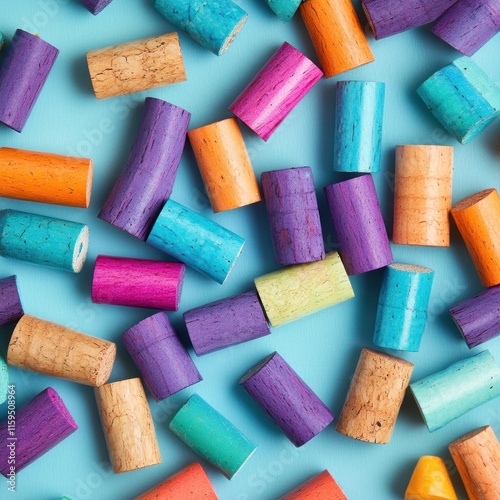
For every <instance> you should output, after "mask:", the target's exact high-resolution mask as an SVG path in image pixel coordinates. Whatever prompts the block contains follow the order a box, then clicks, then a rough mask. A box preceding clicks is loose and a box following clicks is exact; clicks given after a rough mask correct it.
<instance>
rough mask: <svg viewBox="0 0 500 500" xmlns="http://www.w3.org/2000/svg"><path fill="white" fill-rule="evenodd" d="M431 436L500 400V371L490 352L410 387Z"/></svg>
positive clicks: (460, 362)
mask: <svg viewBox="0 0 500 500" xmlns="http://www.w3.org/2000/svg"><path fill="white" fill-rule="evenodd" d="M410 389H411V391H412V392H413V396H414V397H415V400H416V402H417V405H418V407H419V409H420V412H421V414H422V416H423V418H424V420H425V423H426V424H427V428H428V429H429V431H430V432H433V431H436V430H438V429H441V427H444V426H445V425H446V424H449V423H450V422H451V421H453V420H455V419H456V418H458V417H461V416H462V415H464V414H465V413H467V412H468V411H470V410H472V409H474V408H476V407H478V406H480V405H482V404H484V403H487V402H488V401H491V400H492V399H495V398H497V397H498V396H500V368H499V367H498V365H497V364H496V363H495V359H494V358H493V356H492V355H491V353H490V352H489V351H483V352H480V353H479V354H477V355H476V356H473V357H472V358H468V359H464V360H462V361H458V362H457V363H454V364H452V365H451V366H449V367H448V368H445V369H444V370H442V371H440V372H437V373H435V374H433V375H429V376H428V377H425V378H423V379H421V380H419V381H418V382H414V383H413V384H410Z"/></svg>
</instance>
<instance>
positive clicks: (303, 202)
mask: <svg viewBox="0 0 500 500" xmlns="http://www.w3.org/2000/svg"><path fill="white" fill-rule="evenodd" d="M260 181H261V184H262V191H263V194H264V201H265V203H266V210H267V216H268V219H269V225H270V226H271V237H272V240H273V245H274V255H275V258H276V262H277V263H278V264H279V265H283V266H287V265H290V264H304V263H306V262H316V261H318V260H323V259H324V258H325V245H324V243H323V232H322V230H321V221H320V218H319V211H318V201H317V199H316V191H315V189H314V181H313V176H312V171H311V168H310V167H299V168H286V169H283V170H273V171H271V172H263V174H262V175H261V178H260Z"/></svg>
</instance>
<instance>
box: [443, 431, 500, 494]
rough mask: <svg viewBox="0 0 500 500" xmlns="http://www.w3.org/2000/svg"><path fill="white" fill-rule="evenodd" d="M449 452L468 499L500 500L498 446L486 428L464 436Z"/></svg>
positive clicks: (455, 442)
mask: <svg viewBox="0 0 500 500" xmlns="http://www.w3.org/2000/svg"><path fill="white" fill-rule="evenodd" d="M448 449H449V450H450V453H451V457H452V458H453V461H454V462H455V465H456V466H457V469H458V473H459V474H460V477H461V478H462V481H463V483H464V486H465V490H466V491H467V494H468V495H469V497H470V498H471V499H474V500H475V499H478V500H479V499H480V500H498V499H499V498H500V443H499V442H498V440H497V438H496V436H495V433H494V432H493V429H492V428H491V427H490V426H489V425H487V426H484V427H479V428H478V429H476V430H474V431H472V432H469V433H467V434H464V435H463V436H462V437H460V438H458V439H457V440H456V441H453V443H451V444H450V445H449V446H448Z"/></svg>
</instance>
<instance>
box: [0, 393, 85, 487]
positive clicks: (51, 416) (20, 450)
mask: <svg viewBox="0 0 500 500" xmlns="http://www.w3.org/2000/svg"><path fill="white" fill-rule="evenodd" d="M77 429H78V426H77V425H76V423H75V421H74V420H73V417H72V416H71V415H70V413H69V411H68V409H67V408H66V406H65V405H64V402H63V400H62V399H61V398H60V396H59V394H57V392H56V391H55V390H54V389H52V387H48V388H47V389H45V390H44V391H42V392H41V393H40V394H38V396H35V397H34V398H33V399H32V400H31V401H29V402H28V403H26V404H25V405H24V406H23V407H21V408H19V409H18V410H17V411H16V420H15V426H13V425H12V422H11V420H9V419H6V420H4V421H3V422H2V423H0V443H2V446H0V473H2V474H3V475H4V476H5V477H9V476H11V475H12V472H15V473H16V474H17V473H18V472H19V471H20V470H21V469H24V468H25V467H26V466H28V465H29V464H31V463H32V462H34V461H35V460H37V459H38V458H40V457H41V456H42V455H43V454H45V453H47V452H48V451H49V450H50V449H52V448H53V447H54V446H56V445H57V444H59V443H60V442H61V441H62V440H63V439H66V438H67V437H68V436H69V435H70V434H72V433H73V432H75V431H76V430H77ZM11 443H14V445H12V444H11ZM12 450H14V451H12ZM13 455H14V456H15V463H14V464H13V463H12V456H13Z"/></svg>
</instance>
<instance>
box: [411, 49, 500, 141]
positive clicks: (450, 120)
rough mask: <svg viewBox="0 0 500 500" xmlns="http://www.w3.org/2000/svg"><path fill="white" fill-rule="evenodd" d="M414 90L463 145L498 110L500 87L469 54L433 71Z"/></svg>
mask: <svg viewBox="0 0 500 500" xmlns="http://www.w3.org/2000/svg"><path fill="white" fill-rule="evenodd" d="M417 93H418V95H419V96H420V97H421V98H422V100H423V101H424V103H425V104H426V106H427V107H428V108H429V110H430V111H431V112H432V114H433V115H434V116H435V117H436V118H437V119H438V120H439V121H440V122H441V124H442V125H443V127H444V128H445V129H446V130H447V131H448V132H449V133H450V134H452V135H453V136H455V137H456V138H457V139H458V140H459V141H460V142H461V143H462V144H466V143H468V142H469V141H471V140H472V139H474V137H476V136H477V135H479V134H480V133H481V132H482V131H483V130H484V129H485V128H486V127H487V126H488V125H489V124H490V123H491V122H492V121H493V120H494V119H495V118H496V117H497V116H498V114H499V113H500V88H499V87H498V86H497V85H495V83H494V82H493V80H491V79H490V77H489V76H488V75H487V74H486V73H485V72H484V71H483V70H482V69H481V68H480V67H479V66H478V65H477V64H476V63H475V62H474V61H472V59H470V58H468V57H461V58H459V59H456V60H455V61H453V62H452V63H451V64H449V65H448V66H445V67H444V68H443V69H441V70H439V71H437V72H436V73H434V74H433V75H432V76H431V77H430V78H428V79H427V80H426V81H425V82H424V83H423V84H422V85H421V86H420V87H419V88H418V89H417Z"/></svg>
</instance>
